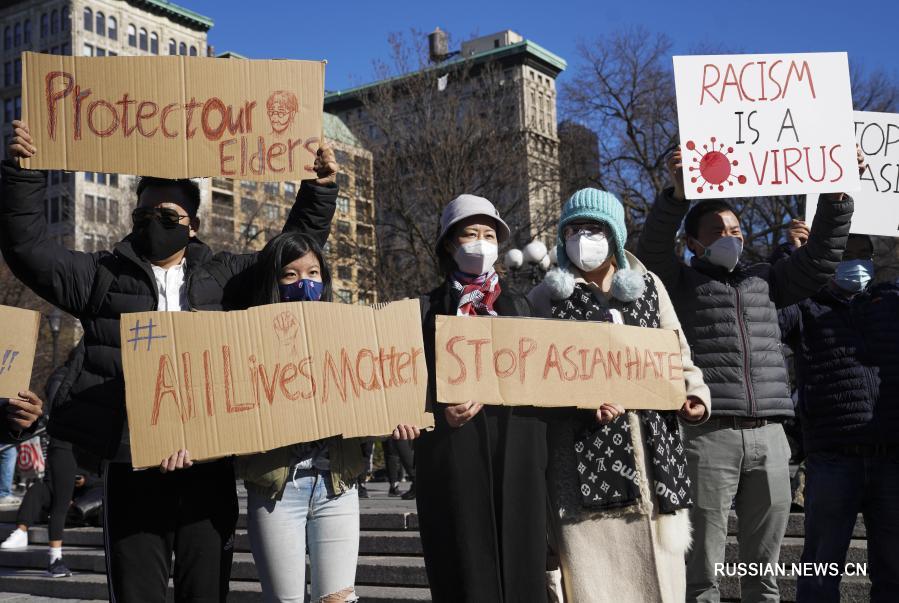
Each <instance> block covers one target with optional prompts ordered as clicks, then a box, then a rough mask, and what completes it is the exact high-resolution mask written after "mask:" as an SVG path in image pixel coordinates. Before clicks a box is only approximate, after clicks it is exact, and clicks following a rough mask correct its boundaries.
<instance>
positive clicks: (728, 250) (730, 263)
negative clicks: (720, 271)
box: [696, 237, 743, 272]
mask: <svg viewBox="0 0 899 603" xmlns="http://www.w3.org/2000/svg"><path fill="white" fill-rule="evenodd" d="M696 242H697V243H699V241H696ZM699 244H700V245H701V246H702V247H703V248H705V253H702V254H699V257H703V258H705V259H707V260H708V261H709V263H711V264H714V265H716V266H721V267H722V268H724V269H725V270H727V271H728V272H733V270H734V268H736V267H737V264H738V263H739V262H740V256H741V255H742V254H743V241H742V240H741V239H738V238H737V237H721V238H720V239H718V240H717V241H715V242H714V243H712V244H711V245H709V246H708V247H706V246H705V245H703V244H702V243H699Z"/></svg>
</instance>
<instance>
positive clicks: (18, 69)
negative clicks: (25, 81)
mask: <svg viewBox="0 0 899 603" xmlns="http://www.w3.org/2000/svg"><path fill="white" fill-rule="evenodd" d="M14 65H15V66H14V68H13V71H14V73H15V80H14V81H15V83H16V84H21V83H22V59H16V60H15V63H14Z"/></svg>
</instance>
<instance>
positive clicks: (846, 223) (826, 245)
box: [771, 150, 865, 308]
mask: <svg viewBox="0 0 899 603" xmlns="http://www.w3.org/2000/svg"><path fill="white" fill-rule="evenodd" d="M858 169H859V173H862V172H864V170H865V160H864V156H863V155H862V154H861V151H860V150H859V151H858ZM853 209H854V203H853V201H852V198H851V197H849V196H848V195H846V194H845V193H827V194H823V195H821V196H820V197H819V198H818V210H817V211H816V212H815V220H814V222H812V227H811V230H809V232H808V237H807V241H806V242H805V244H802V245H801V247H799V248H798V249H796V250H795V251H793V253H791V254H790V255H789V257H785V258H782V259H780V260H779V261H777V262H776V263H775V264H774V265H773V267H772V269H771V294H772V297H773V299H774V303H775V305H776V306H777V307H778V308H783V307H785V306H789V305H792V304H795V303H796V302H799V301H802V300H803V299H805V298H807V297H809V296H810V295H813V294H815V293H817V292H818V290H819V289H821V287H823V286H824V285H826V284H827V281H829V280H830V277H832V276H833V273H834V271H835V270H836V269H837V264H839V263H840V260H841V259H842V257H843V250H844V249H845V248H846V240H847V239H848V238H849V228H850V226H851V222H852V211H853ZM791 242H792V241H791ZM799 243H800V244H801V241H799ZM794 244H795V243H794Z"/></svg>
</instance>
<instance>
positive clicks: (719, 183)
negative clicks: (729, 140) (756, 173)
mask: <svg viewBox="0 0 899 603" xmlns="http://www.w3.org/2000/svg"><path fill="white" fill-rule="evenodd" d="M687 149H688V150H690V151H693V153H694V154H695V155H696V156H695V157H693V163H698V164H699V165H698V166H696V165H691V166H690V171H691V172H699V175H698V176H691V177H690V182H692V183H693V184H696V183H699V186H697V187H696V192H698V193H701V192H702V191H703V190H705V187H708V190H712V189H714V188H716V187H717V188H718V190H719V191H723V190H724V185H725V184H727V185H728V186H733V185H734V180H736V182H738V183H740V184H745V183H746V176H743V175H737V174H734V173H733V170H732V169H731V166H736V165H737V160H736V159H731V158H730V157H728V154H730V153H733V152H734V148H733V147H727V150H725V148H724V144H722V143H719V142H718V140H717V139H716V138H715V137H714V136H712V139H711V142H710V143H709V144H704V145H702V151H699V149H697V148H696V143H695V142H693V141H692V140H688V141H687Z"/></svg>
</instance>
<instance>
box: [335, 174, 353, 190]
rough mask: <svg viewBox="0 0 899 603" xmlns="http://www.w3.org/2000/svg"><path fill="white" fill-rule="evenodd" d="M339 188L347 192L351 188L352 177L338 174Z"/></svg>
mask: <svg viewBox="0 0 899 603" xmlns="http://www.w3.org/2000/svg"><path fill="white" fill-rule="evenodd" d="M337 186H339V187H340V189H341V190H346V189H347V188H349V186H350V177H349V176H347V175H346V174H344V173H343V172H338V173H337Z"/></svg>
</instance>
